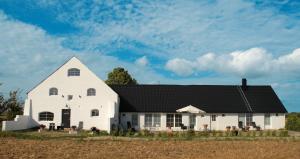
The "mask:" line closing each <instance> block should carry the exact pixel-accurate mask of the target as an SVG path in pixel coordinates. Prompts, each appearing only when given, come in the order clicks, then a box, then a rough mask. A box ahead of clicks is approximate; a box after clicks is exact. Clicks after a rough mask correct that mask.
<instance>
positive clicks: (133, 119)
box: [131, 114, 139, 127]
mask: <svg viewBox="0 0 300 159" xmlns="http://www.w3.org/2000/svg"><path fill="white" fill-rule="evenodd" d="M131 124H132V126H133V127H135V126H138V125H139V116H138V114H131Z"/></svg>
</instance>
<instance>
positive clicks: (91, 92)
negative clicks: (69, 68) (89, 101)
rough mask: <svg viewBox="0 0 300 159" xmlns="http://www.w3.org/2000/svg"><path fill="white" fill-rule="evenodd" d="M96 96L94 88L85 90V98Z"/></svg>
mask: <svg viewBox="0 0 300 159" xmlns="http://www.w3.org/2000/svg"><path fill="white" fill-rule="evenodd" d="M95 95H96V89H95V88H89V89H88V90H87V96H95Z"/></svg>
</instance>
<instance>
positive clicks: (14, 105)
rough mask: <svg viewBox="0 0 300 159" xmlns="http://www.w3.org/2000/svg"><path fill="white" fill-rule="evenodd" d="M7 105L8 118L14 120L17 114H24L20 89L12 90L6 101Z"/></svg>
mask: <svg viewBox="0 0 300 159" xmlns="http://www.w3.org/2000/svg"><path fill="white" fill-rule="evenodd" d="M4 105H5V107H6V109H7V110H6V117H7V119H8V120H12V119H14V118H15V117H16V115H21V114H23V108H22V105H23V103H22V102H21V101H20V99H19V98H18V91H11V92H10V93H9V98H8V99H7V100H6V101H5V102H4Z"/></svg>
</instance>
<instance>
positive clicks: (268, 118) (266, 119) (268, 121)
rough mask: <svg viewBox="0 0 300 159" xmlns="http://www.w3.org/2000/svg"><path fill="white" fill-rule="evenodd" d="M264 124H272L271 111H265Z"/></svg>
mask: <svg viewBox="0 0 300 159" xmlns="http://www.w3.org/2000/svg"><path fill="white" fill-rule="evenodd" d="M264 124H265V125H267V126H270V125H271V114H270V113H265V115H264Z"/></svg>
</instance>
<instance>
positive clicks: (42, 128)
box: [39, 124, 46, 132]
mask: <svg viewBox="0 0 300 159" xmlns="http://www.w3.org/2000/svg"><path fill="white" fill-rule="evenodd" d="M45 128H46V125H44V124H41V125H40V129H39V132H42V131H43V130H45Z"/></svg>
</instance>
